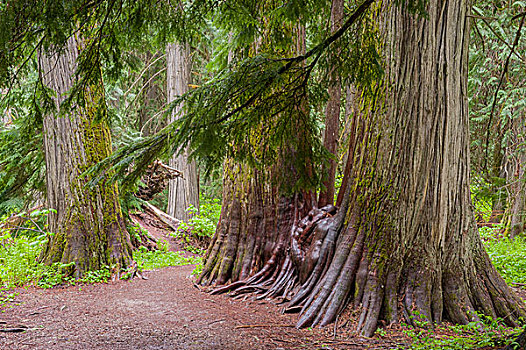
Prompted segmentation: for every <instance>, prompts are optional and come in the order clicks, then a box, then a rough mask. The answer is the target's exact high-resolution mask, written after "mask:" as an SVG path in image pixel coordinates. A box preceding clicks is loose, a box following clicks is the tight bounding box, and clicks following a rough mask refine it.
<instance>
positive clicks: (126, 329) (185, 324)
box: [0, 266, 326, 350]
mask: <svg viewBox="0 0 526 350" xmlns="http://www.w3.org/2000/svg"><path fill="white" fill-rule="evenodd" d="M192 269H193V266H181V267H170V268H164V269H160V270H154V271H147V272H144V275H145V276H146V277H148V280H143V279H134V280H131V281H116V282H111V283H108V284H96V285H82V286H79V285H77V286H69V287H66V288H55V289H48V290H43V289H36V288H27V289H19V290H17V292H18V293H19V294H18V295H17V296H16V299H15V302H14V303H13V304H11V306H12V307H10V308H8V309H7V310H5V312H3V313H2V314H0V322H2V323H3V324H2V326H3V327H2V328H4V329H5V328H9V327H13V328H16V327H20V326H22V327H28V328H29V330H27V331H26V332H23V333H1V334H0V349H6V350H7V349H61V350H62V349H123V350H124V349H244V350H249V349H280V348H281V349H294V348H298V349H301V348H303V349H315V348H320V347H321V346H322V345H321V344H319V343H318V344H319V345H316V342H317V340H316V339H320V338H321V337H320V336H321V334H319V331H308V330H304V331H300V330H296V329H295V328H292V327H290V326H291V325H293V324H294V316H291V315H280V314H279V312H278V310H277V307H276V306H275V305H273V304H269V303H261V302H249V301H236V300H232V299H231V298H227V297H225V296H212V295H209V294H207V293H203V292H200V291H199V290H198V289H197V288H196V287H194V286H193V283H192V281H191V279H190V278H189V276H190V273H191V271H192ZM325 348H326V347H325Z"/></svg>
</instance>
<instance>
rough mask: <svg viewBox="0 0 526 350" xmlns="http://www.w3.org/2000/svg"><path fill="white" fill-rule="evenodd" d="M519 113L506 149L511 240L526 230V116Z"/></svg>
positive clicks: (513, 123) (512, 126)
mask: <svg viewBox="0 0 526 350" xmlns="http://www.w3.org/2000/svg"><path fill="white" fill-rule="evenodd" d="M524 113H525V112H524V111H519V112H518V113H517V117H515V118H514V119H513V120H512V121H511V124H512V125H511V128H510V129H511V130H510V135H509V138H508V147H507V148H506V157H507V159H506V162H505V164H506V165H507V166H506V168H507V169H506V172H505V175H506V178H507V183H508V184H509V187H508V188H507V190H508V208H507V211H506V216H507V218H508V220H509V223H510V233H509V236H510V238H511V239H513V238H515V237H516V236H518V235H520V234H522V233H523V232H524V230H525V228H526V181H525V180H526V178H525V172H524V168H525V167H526V151H525V150H524V142H526V140H525V136H524V135H525V134H524V133H525V132H526V125H525V123H526V116H525V115H524Z"/></svg>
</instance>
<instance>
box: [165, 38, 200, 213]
mask: <svg viewBox="0 0 526 350" xmlns="http://www.w3.org/2000/svg"><path fill="white" fill-rule="evenodd" d="M166 51H167V57H166V64H167V70H166V83H167V90H168V102H171V101H173V100H175V99H176V98H177V97H179V96H181V95H183V94H184V93H186V92H187V91H188V84H189V83H190V73H191V60H190V47H189V45H188V44H168V46H167V48H166ZM181 109H182V106H177V108H176V110H175V111H174V113H173V114H172V119H171V120H170V122H173V121H174V120H175V119H176V118H177V117H178V115H179V113H181ZM188 156H189V152H188V149H186V150H184V151H183V152H182V153H181V154H179V155H175V156H174V157H173V158H172V159H170V166H171V167H174V168H176V169H177V170H179V171H180V172H182V174H183V175H182V176H180V177H176V178H174V179H172V180H170V182H169V183H168V208H167V210H166V211H167V213H168V214H169V215H171V216H173V217H175V218H177V219H179V220H182V221H188V220H189V219H190V218H191V217H192V215H191V214H190V213H188V212H187V211H186V210H187V209H188V207H190V205H193V206H194V207H195V208H197V209H199V180H198V177H197V168H196V164H195V162H194V161H193V160H192V161H191V160H189V159H188Z"/></svg>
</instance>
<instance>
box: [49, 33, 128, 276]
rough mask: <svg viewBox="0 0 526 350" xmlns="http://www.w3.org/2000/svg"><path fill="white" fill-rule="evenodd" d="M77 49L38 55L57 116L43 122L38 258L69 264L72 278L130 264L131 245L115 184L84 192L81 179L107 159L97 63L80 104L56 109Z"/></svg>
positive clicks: (70, 80) (69, 83) (73, 45)
mask: <svg viewBox="0 0 526 350" xmlns="http://www.w3.org/2000/svg"><path fill="white" fill-rule="evenodd" d="M80 46H81V45H80V43H79V42H78V41H77V40H76V39H75V38H70V39H69V40H68V42H67V46H66V48H65V50H64V51H63V52H61V53H59V54H57V53H40V55H39V64H40V67H41V72H42V73H41V74H42V81H43V83H44V84H45V85H46V86H47V87H49V88H50V89H52V90H53V91H54V92H55V93H56V96H55V97H54V101H55V104H56V107H57V110H59V112H58V114H48V115H46V116H45V117H44V150H45V158H46V181H47V205H48V206H49V207H50V208H53V209H55V210H56V213H52V214H51V215H50V216H49V231H50V232H53V233H54V235H53V236H51V237H50V239H49V241H48V243H47V245H46V246H45V247H44V249H43V252H42V259H43V261H44V262H45V263H47V264H52V263H55V262H61V263H70V262H74V263H75V264H74V266H73V267H72V270H73V271H74V275H75V276H76V277H81V276H82V275H83V274H84V273H85V272H86V271H90V270H97V269H102V268H103V267H105V266H115V268H116V269H117V271H119V269H120V268H121V267H125V266H127V265H128V264H129V263H130V261H131V255H132V254H131V243H130V237H129V234H128V231H127V230H126V227H125V224H124V220H123V216H122V213H121V207H120V204H119V193H118V190H117V186H116V185H115V184H109V183H100V184H98V185H97V186H95V187H94V188H88V187H86V186H85V185H86V183H87V182H88V181H89V177H88V176H85V175H82V174H83V173H84V172H85V171H86V170H87V169H89V168H90V167H91V166H93V165H95V164H97V163H98V162H99V161H101V160H102V159H104V158H106V157H107V156H109V155H110V153H111V136H110V131H109V128H108V126H107V125H106V122H105V118H106V116H105V114H106V102H105V100H104V88H103V85H102V84H103V83H102V76H101V72H100V66H99V62H93V65H94V67H95V70H96V73H95V74H97V75H98V78H97V80H96V81H97V83H96V84H94V85H90V86H89V87H84V88H83V89H84V90H83V95H84V102H80V103H78V104H75V105H74V106H73V107H72V108H71V110H68V111H67V112H63V111H61V110H60V104H61V103H62V102H63V101H64V100H65V98H66V97H67V94H68V93H69V91H70V90H71V88H72V87H73V85H74V82H75V71H76V68H77V58H78V56H79V50H80Z"/></svg>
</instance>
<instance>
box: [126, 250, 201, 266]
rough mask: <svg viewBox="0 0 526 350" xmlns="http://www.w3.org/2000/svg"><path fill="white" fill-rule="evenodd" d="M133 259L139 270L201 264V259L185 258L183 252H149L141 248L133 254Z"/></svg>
mask: <svg viewBox="0 0 526 350" xmlns="http://www.w3.org/2000/svg"><path fill="white" fill-rule="evenodd" d="M133 259H134V260H135V261H136V262H137V265H138V266H139V270H152V269H160V268H163V267H167V266H182V265H192V264H199V263H200V262H201V257H185V256H184V255H183V254H182V253H181V252H170V251H162V250H153V251H149V250H148V249H146V248H145V247H140V248H139V249H138V250H136V251H135V252H134V253H133Z"/></svg>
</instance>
